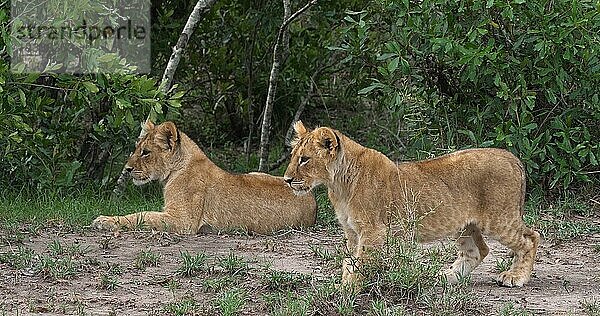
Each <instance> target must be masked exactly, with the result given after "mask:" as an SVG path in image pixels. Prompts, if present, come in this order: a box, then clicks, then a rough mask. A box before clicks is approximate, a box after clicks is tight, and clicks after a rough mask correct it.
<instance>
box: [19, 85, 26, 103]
mask: <svg viewBox="0 0 600 316" xmlns="http://www.w3.org/2000/svg"><path fill="white" fill-rule="evenodd" d="M19 99H20V100H21V105H22V106H23V107H27V98H25V92H23V90H21V89H19Z"/></svg>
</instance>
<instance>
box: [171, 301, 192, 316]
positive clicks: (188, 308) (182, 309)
mask: <svg viewBox="0 0 600 316" xmlns="http://www.w3.org/2000/svg"><path fill="white" fill-rule="evenodd" d="M197 308H198V303H197V302H196V301H195V300H194V299H193V298H183V299H181V300H178V301H175V302H171V303H168V304H166V305H165V306H163V311H164V312H166V313H167V314H168V315H176V316H182V315H191V314H193V312H194V310H196V309H197Z"/></svg>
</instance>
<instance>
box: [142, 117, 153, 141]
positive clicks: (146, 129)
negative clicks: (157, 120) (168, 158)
mask: <svg viewBox="0 0 600 316" xmlns="http://www.w3.org/2000/svg"><path fill="white" fill-rule="evenodd" d="M153 129H154V123H152V121H151V120H149V119H148V120H146V122H144V123H142V132H141V133H140V137H139V139H142V138H144V136H146V135H147V134H148V132H150V131H151V130H153Z"/></svg>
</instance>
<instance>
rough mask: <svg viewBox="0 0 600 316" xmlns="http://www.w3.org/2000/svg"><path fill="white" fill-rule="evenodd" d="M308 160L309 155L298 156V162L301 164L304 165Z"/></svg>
mask: <svg viewBox="0 0 600 316" xmlns="http://www.w3.org/2000/svg"><path fill="white" fill-rule="evenodd" d="M309 160H310V157H305V156H302V157H300V161H299V163H300V165H301V166H304V165H305V164H306V163H307V162H308V161H309Z"/></svg>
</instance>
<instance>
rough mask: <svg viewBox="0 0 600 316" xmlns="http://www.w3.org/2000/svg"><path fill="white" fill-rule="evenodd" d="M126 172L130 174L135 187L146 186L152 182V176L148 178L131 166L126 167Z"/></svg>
mask: <svg viewBox="0 0 600 316" xmlns="http://www.w3.org/2000/svg"><path fill="white" fill-rule="evenodd" d="M125 171H126V172H127V173H128V174H129V176H130V177H131V179H132V180H133V184H135V185H142V184H146V183H148V182H150V181H151V180H152V177H151V176H148V175H146V174H145V173H144V172H142V171H141V170H136V169H135V168H134V167H131V166H129V165H125Z"/></svg>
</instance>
